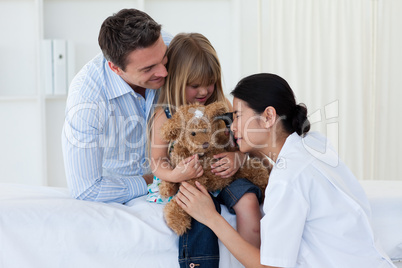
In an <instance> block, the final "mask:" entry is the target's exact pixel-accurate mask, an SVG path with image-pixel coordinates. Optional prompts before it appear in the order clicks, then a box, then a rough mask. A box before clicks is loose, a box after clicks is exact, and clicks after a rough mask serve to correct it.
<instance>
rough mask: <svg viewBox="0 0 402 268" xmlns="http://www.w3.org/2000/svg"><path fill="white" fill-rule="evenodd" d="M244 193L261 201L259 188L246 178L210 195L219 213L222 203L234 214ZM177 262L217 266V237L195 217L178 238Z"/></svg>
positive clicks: (181, 264)
mask: <svg viewBox="0 0 402 268" xmlns="http://www.w3.org/2000/svg"><path fill="white" fill-rule="evenodd" d="M246 193H255V194H256V196H257V198H258V200H259V202H260V203H261V202H262V193H261V190H260V189H259V188H258V187H257V186H255V185H254V184H252V183H251V182H250V181H249V180H247V179H237V180H235V181H234V182H232V183H231V184H230V185H229V186H227V187H225V188H224V189H222V191H221V192H220V193H219V195H218V196H217V197H216V198H215V197H213V196H212V195H211V197H212V200H213V201H214V204H215V208H216V210H217V211H218V212H219V213H221V206H220V204H224V205H226V206H227V207H228V210H229V212H230V213H232V214H235V211H234V210H233V206H234V205H235V204H236V203H237V201H239V199H240V198H241V197H242V196H243V195H244V194H246ZM179 264H180V267H181V268H184V267H190V268H193V267H201V268H202V267H205V268H215V267H216V268H218V267H219V244H218V238H217V236H216V235H215V234H214V232H212V231H211V229H209V228H208V227H207V226H205V225H204V224H202V223H199V222H198V221H196V220H195V219H192V221H191V229H190V230H188V231H187V232H186V233H185V234H184V235H183V236H181V237H180V238H179Z"/></svg>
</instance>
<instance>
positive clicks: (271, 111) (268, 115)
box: [262, 106, 276, 128]
mask: <svg viewBox="0 0 402 268" xmlns="http://www.w3.org/2000/svg"><path fill="white" fill-rule="evenodd" d="M262 116H263V118H264V124H265V127H266V128H269V127H272V126H273V125H274V124H275V122H276V110H275V108H274V107H272V106H268V107H267V108H265V111H264V113H263V114H262Z"/></svg>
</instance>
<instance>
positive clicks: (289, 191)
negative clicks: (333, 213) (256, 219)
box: [261, 181, 309, 267]
mask: <svg viewBox="0 0 402 268" xmlns="http://www.w3.org/2000/svg"><path fill="white" fill-rule="evenodd" d="M268 187H269V189H268V191H267V192H266V197H265V198H266V199H265V202H264V213H265V216H264V217H263V218H262V220H261V264H264V265H270V266H278V267H294V266H295V265H296V261H297V256H298V253H299V247H300V243H301V239H302V235H303V229H304V225H305V221H306V218H307V214H308V211H309V206H308V203H307V201H306V200H305V199H304V198H303V196H302V194H301V193H300V192H298V191H297V190H295V189H294V188H293V187H291V186H290V185H288V184H287V183H286V182H283V181H275V182H274V181H273V182H272V183H271V182H270V183H269V184H268Z"/></svg>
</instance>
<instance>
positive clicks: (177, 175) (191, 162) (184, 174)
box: [172, 154, 204, 182]
mask: <svg viewBox="0 0 402 268" xmlns="http://www.w3.org/2000/svg"><path fill="white" fill-rule="evenodd" d="M198 159H199V157H198V155H197V154H196V155H193V156H190V157H187V158H186V159H183V160H182V161H181V162H180V163H179V164H178V165H177V166H176V167H175V168H174V169H173V171H172V177H173V178H174V180H175V181H177V182H182V181H186V180H189V179H193V178H198V177H200V176H201V175H202V174H204V170H203V168H202V165H200V163H198Z"/></svg>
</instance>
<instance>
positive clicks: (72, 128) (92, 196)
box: [62, 101, 147, 203]
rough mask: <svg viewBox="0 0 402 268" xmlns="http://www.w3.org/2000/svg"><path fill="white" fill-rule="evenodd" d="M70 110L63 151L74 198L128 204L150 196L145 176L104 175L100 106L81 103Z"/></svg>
mask: <svg viewBox="0 0 402 268" xmlns="http://www.w3.org/2000/svg"><path fill="white" fill-rule="evenodd" d="M78 103H80V104H79V105H74V106H73V107H69V108H68V111H67V114H66V118H65V122H64V127H63V132H62V148H63V158H64V165H65V169H66V177H67V182H68V186H69V188H70V190H71V192H72V195H73V197H74V198H77V199H81V200H89V201H100V202H118V203H125V202H127V201H129V200H131V199H133V198H135V197H138V196H141V195H145V194H146V193H147V185H146V182H145V180H144V178H143V177H142V175H138V176H130V177H123V176H117V175H108V176H102V162H103V161H102V160H103V150H104V149H103V148H102V146H101V145H100V139H101V138H100V136H101V135H100V132H101V131H100V130H101V128H102V125H101V124H100V123H99V122H100V120H99V113H100V112H99V109H98V106H99V104H96V103H92V102H82V101H79V102H78Z"/></svg>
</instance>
